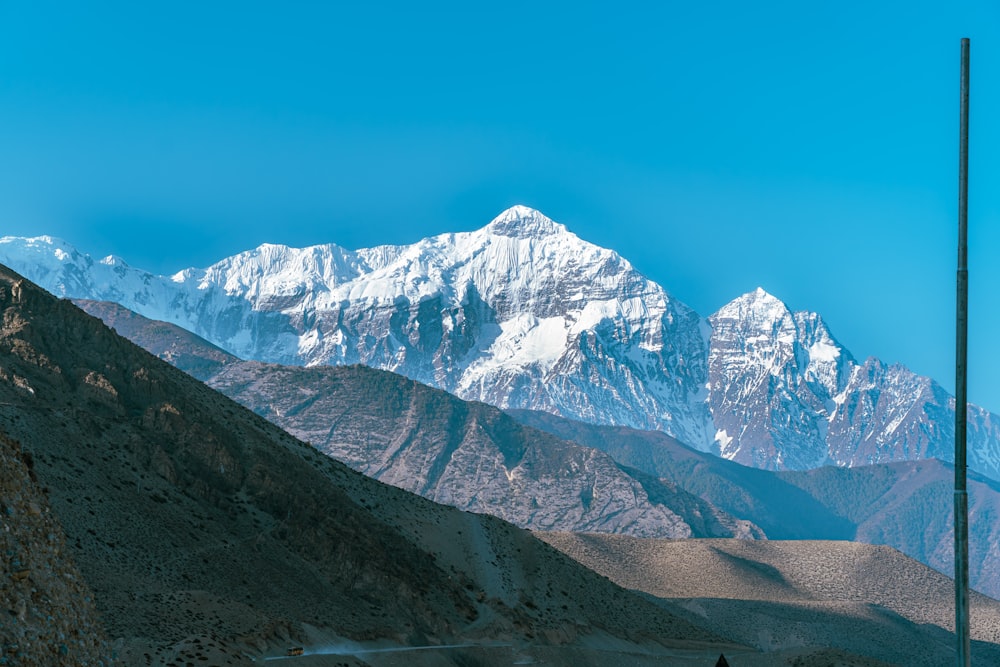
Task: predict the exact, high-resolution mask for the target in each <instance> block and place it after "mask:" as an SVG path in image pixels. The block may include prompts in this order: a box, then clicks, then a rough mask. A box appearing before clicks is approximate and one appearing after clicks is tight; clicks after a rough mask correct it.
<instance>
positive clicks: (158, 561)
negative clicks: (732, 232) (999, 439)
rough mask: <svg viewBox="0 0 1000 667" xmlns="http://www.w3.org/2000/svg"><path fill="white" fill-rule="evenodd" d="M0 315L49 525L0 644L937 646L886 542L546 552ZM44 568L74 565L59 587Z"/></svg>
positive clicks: (545, 653) (920, 570)
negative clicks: (72, 631)
mask: <svg viewBox="0 0 1000 667" xmlns="http://www.w3.org/2000/svg"><path fill="white" fill-rule="evenodd" d="M0 309H2V329H0V360H2V365H0V431H2V433H3V437H4V440H3V443H5V448H6V449H4V456H5V457H7V458H9V459H10V460H11V461H13V462H14V465H12V466H11V467H10V469H11V471H12V476H10V477H9V479H8V478H6V477H5V478H4V479H5V481H4V484H5V487H4V488H5V489H6V488H8V487H10V488H16V489H18V491H17V493H18V494H19V495H18V497H19V498H20V499H21V500H18V501H17V502H16V503H14V502H11V503H8V505H6V506H9V507H12V508H13V509H14V510H15V513H14V514H13V515H11V514H8V518H6V519H5V521H6V522H7V523H6V524H5V525H6V526H7V527H9V528H10V531H9V532H10V534H12V535H19V536H23V537H21V538H18V539H21V540H22V542H23V545H26V546H25V548H27V549H29V550H30V551H31V552H32V553H38V554H42V553H43V552H42V551H37V552H36V551H35V549H36V544H40V543H41V542H48V543H50V544H52V545H55V546H54V547H52V548H50V549H49V551H48V552H47V553H48V554H51V555H46V556H44V558H39V557H36V558H35V559H34V560H33V561H32V562H31V563H30V564H29V565H28V566H27V567H24V566H23V563H24V560H23V557H21V556H18V557H17V561H16V562H15V560H13V558H14V557H12V556H7V560H5V561H4V566H5V569H4V576H5V578H9V580H11V581H17V582H21V583H23V585H21V586H19V587H12V588H10V589H5V595H6V597H5V598H4V603H5V604H7V605H8V608H9V609H11V610H13V612H14V614H13V615H14V616H16V617H18V618H19V619H20V620H21V621H22V622H23V624H24V626H23V627H21V628H17V627H15V626H8V625H6V624H4V625H2V626H0V641H3V642H4V645H5V647H7V646H12V645H14V644H17V648H15V651H18V650H19V651H21V653H20V654H18V653H16V652H15V653H11V655H15V656H17V655H20V657H19V660H20V662H18V663H14V664H19V665H31V666H32V667H34V665H39V666H41V665H47V664H60V665H62V664H65V665H92V664H93V665H97V664H102V663H101V661H104V662H105V664H107V663H108V662H110V661H112V660H113V661H116V662H117V663H118V664H124V665H162V666H167V665H170V666H186V665H187V664H208V665H250V664H254V663H255V662H257V661H260V660H262V659H264V658H274V659H276V660H275V663H276V664H289V665H302V666H303V667H309V666H318V665H323V666H328V665H366V664H367V665H373V666H378V665H400V664H406V665H409V666H421V665H447V664H453V665H470V664H477V665H507V664H563V665H605V664H621V665H629V664H633V665H657V664H664V663H666V664H677V665H706V666H707V667H711V665H714V664H715V661H716V659H717V658H718V656H719V654H720V653H725V654H726V655H727V658H728V660H729V662H730V664H731V665H734V667H735V666H737V665H743V666H745V667H749V666H754V667H763V666H765V665H776V664H778V665H780V664H785V665H798V666H800V667H819V666H820V665H843V666H848V665H853V666H856V667H879V666H884V665H886V664H905V665H907V666H908V667H910V666H912V665H924V664H926V665H935V664H943V663H944V662H946V661H947V660H948V659H950V657H951V654H952V649H951V648H950V633H948V632H947V630H945V629H944V627H946V626H947V619H946V618H945V617H944V615H945V611H944V607H945V602H944V600H943V598H942V596H943V593H942V591H943V590H944V588H946V583H947V582H946V580H945V583H942V580H944V578H943V577H940V576H939V575H936V574H935V573H933V572H932V571H931V570H929V569H928V568H925V567H923V566H920V565H919V564H917V563H915V562H913V561H912V560H909V559H907V558H905V557H903V556H901V555H900V554H898V553H896V552H893V551H892V550H889V549H884V548H882V549H879V548H874V547H866V546H863V545H855V544H850V543H830V542H811V543H808V542H807V543H798V544H795V543H789V544H790V546H785V545H784V544H781V543H766V542H764V543H761V546H760V547H759V548H758V547H756V546H755V545H756V544H757V543H756V542H743V541H729V540H723V541H713V540H710V541H700V540H691V541H662V540H638V539H634V538H626V537H624V536H601V537H597V536H591V535H558V534H540V536H542V537H544V539H545V540H546V541H548V542H551V543H552V544H553V545H555V546H557V547H559V549H558V550H557V549H555V548H552V547H551V546H549V545H548V544H545V543H544V542H542V541H540V540H538V539H537V538H536V537H535V536H534V535H533V534H531V533H529V532H527V531H525V530H522V529H518V528H516V527H514V526H512V525H511V524H509V523H506V522H504V521H502V520H500V519H496V518H493V517H490V516H486V515H480V514H472V513H467V512H462V511H459V510H457V509H454V508H450V507H446V506H443V505H439V504H436V503H434V502H432V501H430V500H426V499H424V498H420V497H419V496H415V495H413V494H411V493H408V492H406V491H404V490H401V489H398V488H395V487H391V486H387V485H384V484H381V483H379V482H377V481H375V480H372V479H370V478H368V477H365V476H363V475H361V474H359V473H357V472H355V471H353V470H351V469H350V468H348V467H347V466H345V465H343V464H341V463H339V462H337V461H334V460H332V459H330V458H329V457H327V456H325V455H323V454H321V453H320V452H318V451H316V450H315V449H314V448H312V447H310V446H308V445H306V444H305V443H302V442H301V441H298V440H296V439H295V438H293V437H292V436H290V435H289V434H287V433H285V432H283V431H281V430H280V429H278V428H277V427H276V426H275V425H273V424H271V423H269V422H268V421H266V420H265V419H263V418H262V417H260V416H258V415H255V414H253V413H252V412H250V411H248V410H246V409H245V408H243V407H241V406H239V405H238V404H236V403H234V402H233V401H231V400H230V399H228V398H226V397H224V396H222V395H221V394H219V393H217V392H215V391H213V390H211V389H209V388H208V387H206V386H205V385H203V384H201V383H200V382H198V381H197V380H196V379H194V378H192V377H190V376H188V375H186V374H184V373H182V372H180V371H179V370H177V369H176V368H174V367H172V366H170V365H169V364H167V363H165V362H164V361H162V360H160V359H157V358H156V357H154V356H152V355H151V354H149V353H147V352H146V351H144V350H142V349H140V348H138V347H136V346H135V345H134V344H132V343H130V342H129V341H127V340H125V339H123V338H121V337H119V336H118V335H117V334H115V333H114V332H113V331H112V330H111V329H109V328H108V327H107V326H106V325H104V324H103V323H102V322H101V321H99V320H98V319H96V318H93V317H90V316H88V315H86V314H85V313H83V312H82V311H80V310H79V309H78V308H76V307H75V306H74V305H73V304H71V303H69V302H68V301H65V300H58V299H55V298H53V297H51V296H50V295H48V294H47V293H45V292H44V291H42V290H40V289H39V288H37V287H35V286H34V285H32V284H31V283H29V282H27V281H25V280H23V279H21V278H20V277H19V276H17V275H16V274H12V273H10V272H7V271H0ZM25 508H27V509H25ZM36 510H37V511H36ZM42 520H44V523H39V522H40V521H42ZM60 530H61V532H62V534H64V536H65V537H64V538H63V536H62V535H61V534H60ZM63 545H64V546H63ZM678 545H680V546H678ZM9 551H10V550H9ZM9 551H8V552H9ZM561 551H565V552H566V553H568V554H570V555H571V556H572V558H570V557H569V556H567V555H565V554H564V553H561ZM578 561H579V562H578ZM580 563H584V564H586V565H587V566H588V567H586V568H585V567H583V566H582V565H581V564H580ZM15 568H17V569H15ZM74 568H76V569H74ZM588 568H593V570H595V571H596V572H598V573H600V574H597V573H595V571H592V570H590V569H588ZM55 572H58V573H68V574H69V575H70V577H76V576H77V575H76V574H75V572H79V581H77V583H76V584H75V585H74V586H75V587H71V588H68V589H66V588H65V587H63V589H62V592H60V589H59V587H58V586H55V585H54V583H55V582H58V581H59V579H58V577H55V576H53V574H52V573H55ZM602 575H604V576H602ZM889 575H891V576H889ZM606 577H607V578H606ZM935 577H936V578H935ZM63 578H65V579H66V580H67V581H73V579H71V578H68V577H65V575H63ZM29 585H30V588H29ZM44 586H47V587H49V588H47V589H44V588H43V587H44ZM32 589H34V592H32ZM627 589H633V590H632V591H630V590H627ZM6 590H9V591H13V592H12V593H6ZM42 590H51V591H53V592H52V593H50V594H48V596H46V597H45V604H46V605H49V606H48V607H45V606H42V605H40V604H35V605H34V606H32V602H33V601H36V602H41V601H42V599H41V598H42V596H39V595H38V591H42ZM36 598H37V600H36ZM91 604H92V606H90V605H91ZM997 606H998V603H996V602H994V601H992V600H989V599H987V598H976V607H975V609H976V613H978V614H979V617H978V618H979V620H977V621H976V623H977V625H976V634H975V635H974V636H975V638H976V640H977V641H976V645H975V651H976V653H975V655H976V656H977V659H980V660H988V661H993V660H1000V648H998V647H997V645H995V644H992V643H990V642H992V641H995V640H996V637H997V636H998V634H997V631H996V627H997V624H996V622H995V621H994V619H996V618H1000V613H998V612H997ZM21 609H24V610H25V611H24V613H23V614H20V615H18V614H19V611H20V610H21ZM50 616H51V617H52V619H55V620H53V621H50V620H49V619H48V617H50ZM60 623H61V624H62V625H60ZM47 624H48V625H47ZM67 624H69V626H75V627H76V628H83V627H86V628H90V630H88V632H87V633H86V634H87V637H86V641H83V640H82V639H81V640H79V641H77V642H76V643H72V642H70V643H66V642H64V641H63V640H62V639H61V637H60V635H59V633H62V634H64V635H66V634H67V633H66V631H65V630H64V629H61V628H64V627H68V626H67ZM50 625H51V628H52V629H51V630H50V629H48V628H49V626H50ZM12 628H13V630H12ZM15 632H17V633H19V634H17V635H15ZM53 637H55V639H53ZM19 638H23V639H19ZM105 638H106V639H105ZM18 641H20V642H21V643H19V644H18V643H17V642H18ZM54 641H56V642H61V643H56V644H53V642H54ZM64 645H65V651H63V649H62V646H64ZM295 646H301V647H302V648H303V653H304V655H302V656H299V657H285V656H284V654H285V652H286V651H287V650H288V649H289V648H291V647H295ZM70 651H72V653H70ZM48 655H57V656H62V658H61V659H62V660H63V661H62V662H55V663H53V662H52V661H51V660H48V659H47V658H43V657H35V656H48ZM67 655H68V657H67ZM279 658H280V659H279ZM47 660H48V661H47Z"/></svg>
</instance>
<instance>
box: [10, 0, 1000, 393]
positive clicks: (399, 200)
mask: <svg viewBox="0 0 1000 667" xmlns="http://www.w3.org/2000/svg"><path fill="white" fill-rule="evenodd" d="M963 36H968V37H971V38H972V54H973V63H972V70H973V73H972V150H971V194H970V202H971V203H970V225H971V230H970V241H971V243H972V244H973V249H972V251H971V256H970V263H971V271H972V278H971V279H972V299H971V308H972V324H971V326H972V335H971V343H970V345H971V348H970V362H971V365H972V369H971V376H970V397H971V398H972V399H973V400H974V401H977V402H979V403H982V404H984V405H985V406H986V407H989V408H991V409H993V410H995V411H1000V382H997V381H996V378H1000V344H998V343H997V342H996V338H997V337H996V336H995V335H994V334H993V331H995V330H997V329H1000V308H998V295H1000V262H998V261H996V260H997V258H998V257H1000V188H998V187H997V185H996V184H997V183H998V182H1000V129H998V126H997V123H996V119H997V118H1000V10H998V9H997V4H996V3H994V2H987V1H981V2H947V3H945V2H872V1H869V2H837V3H810V2H787V3H768V2H759V3H749V2H686V3H678V2H645V3H631V4H625V5H624V6H622V7H618V6H614V5H613V4H612V3H608V2H601V3H586V2H565V3H557V2H546V3H539V2H530V3H529V2H516V1H515V2H504V3H489V4H488V5H487V3H470V2H461V3H459V2H455V3H402V2H400V3H387V2H371V3H336V2H315V3H292V2H286V3H257V2H239V3H236V2H233V3H226V2H197V3H194V2H192V3H187V2H171V3H137V2H120V3H105V2H91V3H75V2H65V3H49V2H43V1H40V2H32V3H13V2H0V63H2V69H0V234H16V235H37V234H43V233H44V234H52V235H56V236H61V237H63V238H65V239H66V240H68V241H70V242H71V243H73V244H74V245H76V246H77V247H79V248H80V249H81V250H84V251H87V252H89V253H91V254H93V255H96V256H103V255H105V254H108V253H114V254H117V255H120V256H122V257H124V258H125V259H126V260H127V261H128V262H130V263H131V264H132V265H134V266H139V267H143V268H147V269H150V270H153V271H157V272H164V273H166V272H173V271H175V270H177V269H180V268H182V267H186V266H192V265H194V266H205V265H207V264H209V263H211V262H213V261H215V260H217V259H219V258H221V257H223V256H226V255H229V254H232V253H235V252H238V251H240V250H244V249H246V248H249V247H252V246H255V245H257V244H259V243H262V242H265V241H268V242H277V243H285V244H289V245H296V246H301V245H306V244H312V243H322V242H335V243H338V244H341V245H343V246H346V247H349V248H357V247H363V246H370V245H376V244H380V243H409V242H413V241H415V240H417V239H419V238H422V237H424V236H428V235H431V234H436V233H440V232H444V231H459V230H470V229H475V228H478V227H480V226H482V225H483V224H485V223H486V222H488V221H489V219H490V218H492V217H493V216H494V215H495V214H496V213H498V212H499V211H500V210H502V209H503V208H506V207H507V206H509V205H511V204H514V203H524V204H527V205H530V206H534V207H536V208H538V209H540V210H542V211H543V212H545V213H546V214H548V215H549V216H550V217H553V218H555V219H557V220H559V221H560V222H563V223H565V224H566V225H567V226H568V227H569V228H570V229H571V230H572V231H574V232H576V233H577V234H578V235H580V236H581V237H583V238H585V239H588V240H590V241H592V242H594V243H597V244H599V245H603V246H606V247H612V248H615V249H616V250H618V251H619V252H620V253H621V254H623V255H624V256H625V257H627V258H629V259H630V260H631V261H632V262H633V263H634V264H635V265H636V266H637V267H638V268H639V269H640V270H641V271H643V272H644V273H646V274H647V275H648V276H650V277H651V278H653V279H654V280H656V281H658V282H660V283H661V284H663V285H664V286H665V287H666V288H667V289H668V290H670V291H671V292H672V293H673V294H674V295H675V296H676V297H678V298H679V299H681V300H682V301H685V302H686V303H688V304H690V305H691V306H692V307H694V308H695V309H696V310H698V311H699V312H701V313H702V314H704V315H708V314H711V313H712V312H713V311H714V310H716V309H717V308H719V307H720V306H722V305H723V304H724V303H726V302H727V301H729V300H730V299H732V298H735V297H736V296H738V295H740V294H741V293H743V292H746V291H749V290H752V289H753V288H755V287H756V286H758V285H760V286H763V287H764V288H765V289H767V290H768V291H770V292H772V293H774V294H775V295H777V296H778V297H780V298H782V299H784V300H785V301H786V302H787V303H788V304H789V305H790V306H791V307H792V308H794V309H808V310H814V311H818V312H820V313H821V314H822V315H823V316H824V317H825V318H826V320H827V322H828V323H829V325H830V326H831V328H832V329H833V332H834V334H835V335H836V336H837V337H838V338H839V339H840V340H841V342H842V343H844V344H845V345H847V346H848V347H849V348H850V349H851V350H852V351H853V353H854V354H855V355H856V356H858V357H859V358H864V357H865V356H868V355H876V356H879V357H881V358H883V359H884V360H886V361H889V362H895V361H899V362H902V363H904V364H906V365H908V366H909V367H911V368H912V369H914V370H915V371H917V372H919V373H922V374H927V375H931V376H932V377H934V378H936V379H937V380H939V381H940V382H941V383H942V384H944V385H945V386H947V387H949V388H952V386H953V355H954V340H953V333H952V331H953V328H952V327H953V317H954V315H953V313H954V287H953V284H954V267H955V231H954V228H955V219H956V203H955V202H956V190H957V185H956V170H957V169H956V168H957V137H958V120H957V119H958V62H959V40H960V38H961V37H963Z"/></svg>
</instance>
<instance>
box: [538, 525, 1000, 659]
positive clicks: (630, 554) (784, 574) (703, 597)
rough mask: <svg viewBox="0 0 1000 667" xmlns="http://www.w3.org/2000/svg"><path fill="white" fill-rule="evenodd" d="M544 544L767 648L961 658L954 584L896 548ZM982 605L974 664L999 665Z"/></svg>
mask: <svg viewBox="0 0 1000 667" xmlns="http://www.w3.org/2000/svg"><path fill="white" fill-rule="evenodd" d="M541 537H542V538H543V539H545V540H546V541H548V542H549V543H550V544H552V545H554V546H557V547H558V548H559V549H561V550H562V551H564V552H565V553H567V554H570V555H571V556H573V557H574V558H576V559H577V560H579V561H580V562H581V563H584V564H586V565H587V566H588V567H591V568H593V569H595V570H596V571H598V572H600V573H602V574H604V575H606V576H608V577H609V578H611V580H612V581H615V582H617V583H618V584H620V585H622V586H625V587H627V588H631V589H635V590H641V591H644V592H646V593H649V594H650V595H653V596H657V597H659V598H663V599H684V600H686V602H685V604H686V606H687V608H688V609H689V610H690V618H701V619H704V620H705V621H707V622H709V623H710V624H711V627H713V628H714V629H716V631H718V632H720V633H722V634H724V635H726V636H728V637H730V638H732V639H734V640H738V641H741V642H744V643H747V644H750V645H754V646H757V647H758V648H762V649H765V650H775V649H777V648H779V647H785V648H791V647H796V646H798V647H808V646H828V647H834V648H838V649H841V650H845V651H848V652H852V653H861V654H863V655H868V656H872V657H875V658H878V659H880V660H883V661H886V662H889V663H892V664H899V665H907V666H916V665H926V666H927V667H934V666H936V665H946V664H952V663H953V662H954V661H955V657H954V653H955V652H954V646H955V637H954V634H952V632H951V629H952V628H953V627H954V607H953V601H954V599H953V595H954V589H953V585H952V582H951V581H950V580H949V579H948V578H947V577H945V576H943V575H941V574H939V573H937V572H934V571H933V570H931V569H929V568H927V567H926V566H924V565H921V564H919V563H917V562H916V561H914V560H912V559H910V558H907V557H905V556H903V555H902V554H900V553H899V552H898V551H895V550H893V549H890V548H888V547H874V546H869V545H864V544H856V543H851V542H810V541H802V542H778V541H770V540H768V541H757V542H747V541H745V540H642V539H635V538H631V537H628V536H626V535H573V534H565V533H562V534H557V533H548V534H542V535H541ZM970 608H971V613H970V617H971V619H972V633H971V636H972V639H973V648H972V655H973V662H974V663H975V664H996V663H997V661H998V660H1000V646H998V645H997V641H998V640H1000V602H997V601H996V600H993V599H990V598H987V597H986V596H983V595H979V594H976V593H973V594H972V597H971V599H970ZM848 618H850V619H855V620H854V621H849V622H847V623H845V620H846V619H848ZM733 664H736V663H735V662H734V663H733ZM816 664H826V665H830V664H851V663H850V662H848V661H843V662H841V661H838V662H834V661H832V660H828V661H826V662H818V663H816Z"/></svg>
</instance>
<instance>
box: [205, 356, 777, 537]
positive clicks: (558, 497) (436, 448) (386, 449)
mask: <svg viewBox="0 0 1000 667" xmlns="http://www.w3.org/2000/svg"><path fill="white" fill-rule="evenodd" d="M208 384H209V386H211V387H213V388H215V389H218V390H219V391H221V392H222V393H224V394H226V395H227V396H229V397H230V398H233V399H235V400H236V401H237V402H239V403H241V404H243V405H245V406H247V407H248V408H251V409H252V410H254V411H255V412H257V413H258V414H260V415H262V416H263V417H266V418H267V419H269V420H270V421H272V422H274V423H275V424H277V425H279V426H281V427H282V428H284V429H285V430H287V431H288V432H289V433H291V434H293V435H295V436H296V437H298V438H300V439H302V440H303V441H305V442H309V443H311V444H313V445H314V446H315V447H316V448H317V449H319V450H320V451H322V452H324V453H326V454H328V455H329V456H332V457H334V458H336V459H337V460H339V461H343V462H345V463H347V464H348V465H350V466H351V467H353V468H355V469H356V470H359V471H361V472H363V473H365V474H366V475H369V476H371V477H374V478H375V479H378V480H380V481H383V482H387V483H389V484H393V485H394V486H398V487H400V488H404V489H407V490H408V491H413V492H414V493H419V494H420V495H422V496H424V497H426V498H430V499H431V500H434V501H437V502H441V503H446V504H449V505H453V506H455V507H458V508H460V509H465V510H469V511H473V512H486V513H489V514H493V515H495V516H499V517H500V518H502V519H505V520H507V521H511V522H512V523H515V524H517V525H519V526H522V527H525V528H530V529H532V530H552V529H558V530H589V531H601V532H615V533H626V534H630V535H637V536H645V537H691V536H698V537H707V536H726V537H755V536H756V537H762V536H763V534H762V533H761V531H760V530H759V529H758V528H757V527H756V526H753V525H752V524H749V522H746V521H739V520H737V519H734V518H733V517H731V516H729V515H727V514H725V513H724V512H720V511H719V510H718V509H716V508H715V507H713V506H712V505H711V504H709V503H707V502H705V501H704V500H702V499H700V498H698V497H696V496H693V495H691V494H689V493H687V492H686V491H684V490H683V489H682V488H679V487H678V486H677V485H676V484H673V483H670V482H664V481H661V480H659V479H657V478H656V477H653V476H650V475H643V474H639V473H637V472H630V471H629V470H627V469H624V468H622V467H621V466H619V465H617V464H616V463H615V462H614V461H613V460H612V459H611V458H610V457H608V456H607V455H605V454H603V453H601V452H600V451H598V450H596V449H589V448H586V447H580V446H579V445H577V444H575V443H571V442H567V441H565V440H560V439H558V438H555V437H552V436H551V435H549V434H547V433H544V432H541V431H537V430H535V429H532V428H529V427H525V426H522V425H520V424H518V423H517V422H515V421H514V420H513V419H511V418H510V417H509V416H507V415H505V414H504V413H502V412H500V411H499V410H497V409H496V408H494V407H492V406H488V405H485V404H482V403H474V402H466V401H461V400H459V399H457V398H455V397H454V396H451V395H450V394H447V393H445V392H443V391H440V390H436V389H431V388H430V387H426V386H424V385H421V384H419V383H417V382H415V381H413V380H407V379H406V378H403V377H401V376H399V375H395V374H392V373H387V372H384V371H377V370H373V369H370V368H367V367H364V366H348V367H328V366H316V367H312V368H308V369H306V368H301V367H296V366H277V365H273V364H261V363H259V362H241V363H234V364H230V365H228V366H226V367H225V368H224V369H222V370H221V371H220V372H218V373H216V374H215V375H213V376H212V377H211V378H209V379H208Z"/></svg>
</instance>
